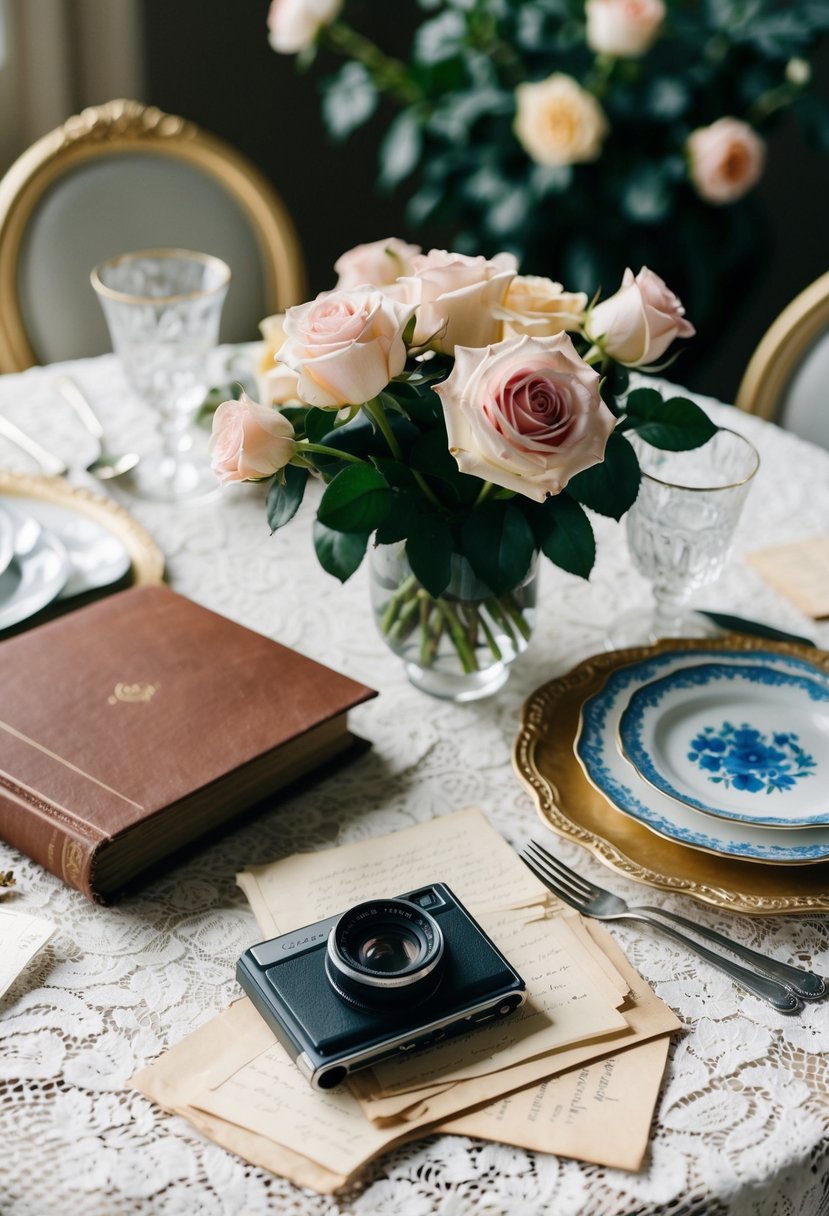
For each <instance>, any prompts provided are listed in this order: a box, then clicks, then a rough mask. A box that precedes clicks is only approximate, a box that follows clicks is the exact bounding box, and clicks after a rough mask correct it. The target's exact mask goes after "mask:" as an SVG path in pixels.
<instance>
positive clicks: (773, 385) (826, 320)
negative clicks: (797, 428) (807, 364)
mask: <svg viewBox="0 0 829 1216" xmlns="http://www.w3.org/2000/svg"><path fill="white" fill-rule="evenodd" d="M826 330H829V271H827V272H826V274H822V275H821V276H820V278H818V279H815V281H814V282H813V283H810V284H809V286H808V287H806V288H805V289H804V290H803V291H801V293H800V294H799V295H798V296H795V298H794V299H793V300H792V301H791V303H790V304H788V305H787V306H786V307H785V308H784V309H783V311H782V312H781V313H780V315H779V316H778V317H777V319H776V320H775V321H773V322H772V324H771V325H770V326H769V328H768V329H767V330H766V333H765V334H764V335H763V337H762V339H761V340H760V343H759V345H758V347H757V349H756V350H755V352H754V354H753V355H752V357H751V359H750V361H749V364H748V367H747V368H746V370H745V373H744V375H743V378H742V380H741V382H740V387H739V389H738V390H737V396H736V399H735V402H734V404H735V405H736V406H737V408H738V409H741V410H745V411H746V412H747V413H749V414H758V415H759V416H760V417H761V418H767V419H770V420H772V421H774V420H776V419H777V417H778V415H779V413H780V410H781V408H782V406H783V403H784V401H785V398H786V392H787V390H788V387H789V385H790V383H791V381H792V379H793V377H794V375H795V373H796V371H797V370H798V367H799V366H800V364H801V362H802V360H803V359H804V357H805V355H806V354H807V353H808V351H809V349H810V347H811V346H812V344H813V343H814V342H816V341H817V340H818V338H819V337H820V335H821V334H822V333H823V332H824V331H826Z"/></svg>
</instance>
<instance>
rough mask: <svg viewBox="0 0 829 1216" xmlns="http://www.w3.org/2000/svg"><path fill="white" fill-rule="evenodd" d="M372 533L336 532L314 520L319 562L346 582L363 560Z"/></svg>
mask: <svg viewBox="0 0 829 1216" xmlns="http://www.w3.org/2000/svg"><path fill="white" fill-rule="evenodd" d="M370 535H371V533H370V532H334V531H332V529H331V528H326V526H325V524H321V523H320V522H319V520H318V519H317V520H314V548H315V549H316V551H317V558H318V560H319V564H320V565H321V566H322V568H323V570H326V571H327V572H328V573H329V574H333V575H334V577H335V578H338V579H339V580H340V582H341V583H344V582H345V581H346V579H348V578H351V575H352V574H353V573H354V571H355V570H356V569H357V567H358V566H359V564H360V562H361V561H362V560H363V557H364V556H365V551H366V549H367V548H368V538H369V536H370Z"/></svg>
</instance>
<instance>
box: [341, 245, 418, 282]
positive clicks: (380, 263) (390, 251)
mask: <svg viewBox="0 0 829 1216" xmlns="http://www.w3.org/2000/svg"><path fill="white" fill-rule="evenodd" d="M420 252H421V249H420V246H419V245H407V244H406V242H405V241H401V240H400V238H399V237H396V236H390V237H387V238H386V240H384V241H370V242H369V243H368V244H367V245H355V246H354V248H353V249H349V250H348V252H347V253H344V254H342V256H341V257H339V258H338V259H337V261H336V262H335V263H334V269H335V271H336V272H337V274H338V275H339V278H338V279H337V290H338V291H343V290H348V289H350V288H352V287H364V286H366V285H368V286H371V287H390V286H391V285H392V284H393V283H394V282H396V280H397V279H399V278H400V276H401V275H405V274H411V273H412V271H413V269H414V267H413V266H412V258H413V257H415V256H416V255H417V254H419V253H420Z"/></svg>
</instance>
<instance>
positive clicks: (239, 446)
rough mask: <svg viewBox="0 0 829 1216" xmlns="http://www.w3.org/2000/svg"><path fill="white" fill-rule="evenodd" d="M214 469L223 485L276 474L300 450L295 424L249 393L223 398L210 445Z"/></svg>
mask: <svg viewBox="0 0 829 1216" xmlns="http://www.w3.org/2000/svg"><path fill="white" fill-rule="evenodd" d="M207 450H208V452H209V453H210V463H211V467H212V469H213V472H214V473H215V474H216V476H217V477H218V478H219V481H220V482H221V483H222V485H225V484H227V483H228V482H231V481H261V480H263V479H264V478H266V477H272V476H273V474H274V473H277V472H278V471H279V470H280V469H284V467H285V465H286V464H290V462H291V460H292V459H293V457H294V454H295V452H296V442H295V440H294V428H293V427H292V426H291V424H290V422H289V421H288V419H287V418H285V417H284V416H283V415H282V414H280V413H279V411H278V410H275V409H272V408H271V407H270V406H267V405H260V404H259V402H258V401H254V400H253V398H252V397H249V396H248V395H247V393H242V396H241V397H240V398H239V400H238V401H223V402H222V404H221V405H220V406H219V408H218V409H217V410H216V413H215V414H214V415H213V430H212V434H211V436H210V440H209V442H208V445H207Z"/></svg>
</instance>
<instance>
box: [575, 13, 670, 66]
mask: <svg viewBox="0 0 829 1216" xmlns="http://www.w3.org/2000/svg"><path fill="white" fill-rule="evenodd" d="M584 9H585V15H586V17H587V34H586V37H587V45H588V46H589V47H590V48H591V50H594V51H596V52H597V53H598V54H600V55H615V56H617V57H618V58H620V59H636V58H638V56H640V55H644V54H645V52H646V51H648V50H650V48H651V46H652V45H653V43H654V42H655V41H656V38H657V37H658V35H659V32H660V30H661V29H662V25H663V22H664V20H665V4H664V2H663V0H587V3H586V4H585V6H584Z"/></svg>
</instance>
